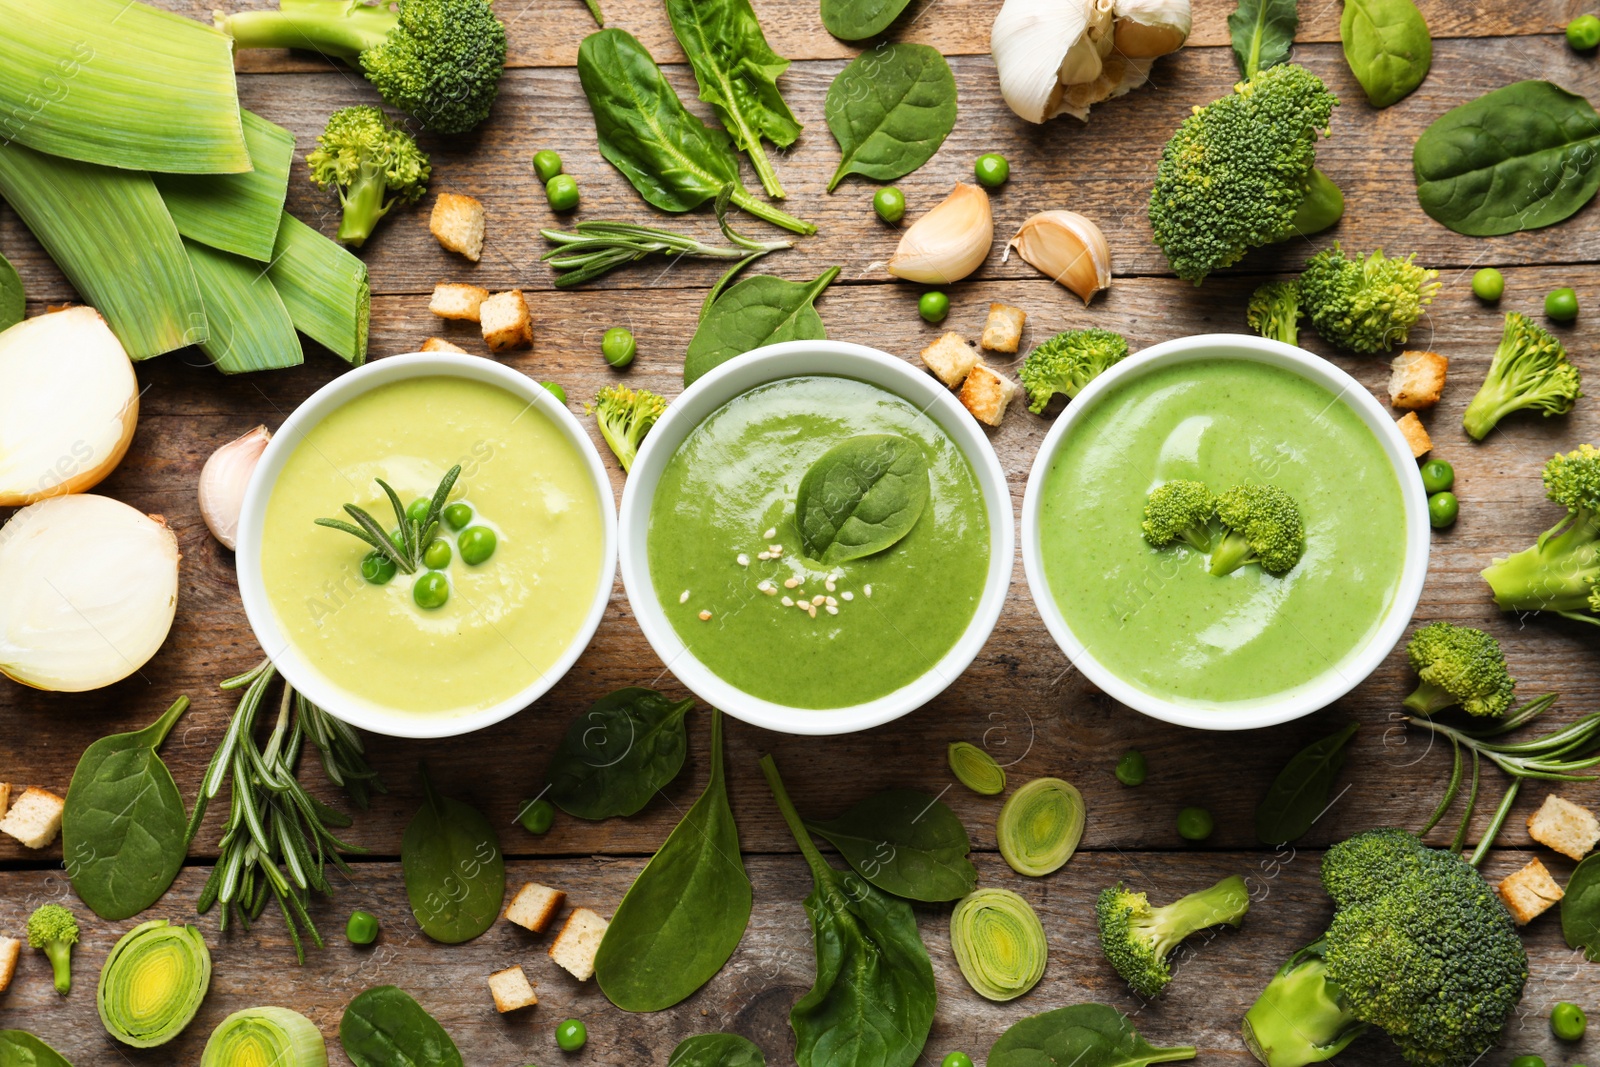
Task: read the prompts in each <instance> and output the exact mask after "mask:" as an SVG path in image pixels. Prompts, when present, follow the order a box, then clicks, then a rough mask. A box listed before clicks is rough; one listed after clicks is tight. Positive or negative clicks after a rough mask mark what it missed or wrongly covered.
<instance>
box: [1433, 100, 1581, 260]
mask: <svg viewBox="0 0 1600 1067" xmlns="http://www.w3.org/2000/svg"><path fill="white" fill-rule="evenodd" d="M1597 156H1600V114H1596V113H1595V109H1594V108H1593V107H1592V106H1591V105H1590V104H1589V101H1587V100H1585V99H1584V98H1583V97H1581V96H1578V95H1577V94H1576V93H1569V92H1567V91H1566V90H1565V89H1563V88H1561V87H1560V86H1559V85H1552V84H1551V83H1550V82H1547V81H1520V82H1515V83H1513V84H1511V85H1507V86H1505V87H1504V88H1502V89H1496V90H1494V91H1493V92H1491V93H1485V94H1484V95H1483V96H1480V97H1478V99H1476V100H1473V101H1472V102H1470V103H1466V104H1462V105H1461V106H1460V107H1458V108H1452V109H1451V110H1449V111H1446V112H1445V113H1444V114H1443V115H1441V116H1439V118H1437V119H1435V120H1434V123H1433V125H1432V126H1429V127H1428V128H1427V129H1426V130H1425V131H1423V134H1422V136H1421V137H1419V138H1417V143H1416V146H1415V147H1414V148H1413V149H1412V152H1411V163H1412V168H1413V169H1414V170H1415V172H1416V178H1417V200H1418V201H1419V202H1421V204H1422V210H1424V211H1426V212H1427V213H1428V215H1429V216H1430V217H1431V218H1432V219H1433V220H1434V221H1436V222H1439V223H1443V224H1444V225H1445V226H1448V227H1450V229H1452V230H1454V231H1456V232H1457V233H1462V234H1466V235H1467V236H1469V237H1492V236H1495V235H1497V234H1505V233H1516V232H1518V231H1519V230H1536V229H1538V228H1539V227H1541V226H1549V225H1552V224H1553V223H1557V222H1560V221H1561V220H1562V219H1565V218H1567V217H1569V216H1571V215H1572V214H1574V213H1575V212H1576V211H1577V210H1578V209H1579V208H1581V207H1583V205H1585V204H1587V203H1588V202H1589V201H1590V200H1592V199H1593V198H1594V194H1595V191H1596V190H1597V189H1600V159H1597Z"/></svg>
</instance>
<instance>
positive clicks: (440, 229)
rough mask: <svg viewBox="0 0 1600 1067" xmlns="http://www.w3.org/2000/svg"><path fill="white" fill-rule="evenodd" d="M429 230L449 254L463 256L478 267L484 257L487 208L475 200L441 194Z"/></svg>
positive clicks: (434, 206) (434, 205)
mask: <svg viewBox="0 0 1600 1067" xmlns="http://www.w3.org/2000/svg"><path fill="white" fill-rule="evenodd" d="M428 229H429V230H430V231H432V233H433V236H434V237H436V238H438V240H439V243H440V244H441V245H443V246H444V247H445V249H446V251H450V252H460V253H461V254H462V255H464V256H466V257H467V258H468V259H470V260H472V262H474V263H476V262H478V257H479V256H481V255H483V205H482V204H481V203H479V202H478V201H477V199H475V198H474V197H470V196H460V195H457V194H456V193H440V194H439V199H437V200H435V201H434V202H433V215H432V217H430V218H429V219H428Z"/></svg>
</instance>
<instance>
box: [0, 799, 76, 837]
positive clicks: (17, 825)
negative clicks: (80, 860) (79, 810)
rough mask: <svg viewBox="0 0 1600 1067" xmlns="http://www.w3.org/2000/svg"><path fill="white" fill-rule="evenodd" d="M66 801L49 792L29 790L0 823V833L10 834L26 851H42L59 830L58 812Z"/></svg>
mask: <svg viewBox="0 0 1600 1067" xmlns="http://www.w3.org/2000/svg"><path fill="white" fill-rule="evenodd" d="M65 806H66V801H64V800H62V799H61V798H60V797H58V796H56V795H55V794H54V793H52V792H50V791H49V790H48V789H39V788H36V787H34V786H29V787H28V788H27V789H26V790H25V791H24V792H23V794H22V795H21V796H20V797H18V798H17V802H16V803H15V804H13V805H11V810H9V811H7V812H6V814H5V818H3V819H0V833H6V834H10V835H11V836H12V837H14V838H16V839H17V840H18V841H21V842H22V843H23V845H25V846H26V847H28V848H44V847H45V846H46V845H48V844H49V843H50V842H52V841H54V840H55V839H56V834H57V833H58V832H60V830H61V809H62V808H63V807H65Z"/></svg>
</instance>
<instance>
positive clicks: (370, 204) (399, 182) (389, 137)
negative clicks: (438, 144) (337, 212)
mask: <svg viewBox="0 0 1600 1067" xmlns="http://www.w3.org/2000/svg"><path fill="white" fill-rule="evenodd" d="M306 166H308V167H310V168H311V180H312V181H313V182H314V183H316V185H317V186H318V188H321V189H326V188H327V187H328V186H330V185H332V186H336V187H337V188H338V190H339V202H340V203H341V204H343V205H344V217H343V218H341V219H340V220H339V240H341V241H343V242H344V243H345V244H347V245H354V246H355V247H357V248H360V247H361V245H362V244H363V243H364V242H365V241H366V239H367V238H368V237H370V236H371V235H372V228H373V227H374V226H376V225H377V224H378V220H379V219H381V218H383V216H384V215H386V214H388V212H389V209H390V208H391V207H393V206H394V205H395V204H397V203H399V204H415V203H416V202H417V201H418V200H420V199H421V198H422V194H423V193H425V192H427V191H428V175H429V173H430V168H429V166H428V157H427V156H425V155H423V154H422V150H421V149H420V148H418V147H417V142H416V141H414V140H412V139H411V135H410V134H408V133H406V132H405V131H404V130H402V129H400V127H399V126H397V125H396V124H395V123H394V121H393V120H392V119H390V118H389V116H388V115H385V114H384V113H383V112H381V111H379V110H378V109H377V108H375V107H367V106H366V105H361V106H358V107H347V108H343V109H341V110H339V111H335V112H334V113H333V114H332V115H330V116H328V126H327V128H326V129H324V130H323V131H322V134H321V135H320V136H319V137H318V138H317V147H316V148H314V149H312V150H311V151H310V152H308V153H307V154H306Z"/></svg>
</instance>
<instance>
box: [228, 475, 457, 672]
mask: <svg viewBox="0 0 1600 1067" xmlns="http://www.w3.org/2000/svg"><path fill="white" fill-rule="evenodd" d="M459 477H461V464H459V463H458V464H456V465H455V466H454V467H451V468H450V469H449V470H448V471H446V472H445V476H444V478H443V479H442V480H441V481H440V482H439V488H437V489H435V490H434V491H433V497H432V499H431V500H429V501H428V510H427V512H426V513H425V514H423V515H421V516H413V515H410V514H408V513H407V511H406V506H405V505H404V504H402V503H400V496H399V494H398V493H396V492H395V491H394V489H393V488H391V487H390V485H389V483H388V482H386V481H384V480H383V479H382V478H374V479H373V481H375V482H377V483H378V485H379V486H381V487H382V488H383V492H384V495H385V496H387V497H388V498H389V506H390V507H392V508H394V517H395V522H396V523H397V524H398V530H397V532H396V533H395V534H393V535H390V533H389V532H388V531H387V530H385V529H384V528H383V526H382V524H380V523H379V522H378V520H377V519H375V518H373V517H372V515H371V514H370V513H369V512H368V511H367V509H366V508H363V507H360V506H359V505H356V504H346V505H345V506H344V510H345V513H346V514H347V515H349V516H350V517H351V518H352V519H354V520H356V525H354V526H352V525H351V524H350V523H348V522H345V521H344V520H342V519H318V520H316V523H317V525H318V526H326V527H328V528H329V529H330V530H343V531H344V532H345V533H347V534H351V535H352V536H354V537H359V538H360V539H361V540H362V541H364V542H365V543H366V544H368V545H371V546H372V550H373V551H374V552H376V553H379V554H381V555H383V556H385V557H387V558H388V559H389V560H390V561H391V562H392V563H394V565H395V566H396V567H398V568H399V569H400V570H401V571H403V572H404V573H406V574H415V573H417V571H418V570H419V569H420V568H421V567H422V553H423V552H424V551H425V550H426V549H427V547H428V546H429V545H430V544H432V543H433V535H434V534H436V533H438V532H439V517H440V515H441V514H442V513H443V512H444V506H445V504H446V502H448V501H449V499H450V490H451V489H453V488H455V484H456V479H457V478H459ZM240 677H241V678H242V677H244V675H240ZM231 680H232V679H230V681H231ZM244 684H248V683H244ZM223 688H229V687H228V685H227V683H226V682H224V683H223Z"/></svg>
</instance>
